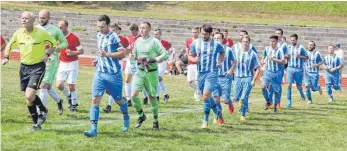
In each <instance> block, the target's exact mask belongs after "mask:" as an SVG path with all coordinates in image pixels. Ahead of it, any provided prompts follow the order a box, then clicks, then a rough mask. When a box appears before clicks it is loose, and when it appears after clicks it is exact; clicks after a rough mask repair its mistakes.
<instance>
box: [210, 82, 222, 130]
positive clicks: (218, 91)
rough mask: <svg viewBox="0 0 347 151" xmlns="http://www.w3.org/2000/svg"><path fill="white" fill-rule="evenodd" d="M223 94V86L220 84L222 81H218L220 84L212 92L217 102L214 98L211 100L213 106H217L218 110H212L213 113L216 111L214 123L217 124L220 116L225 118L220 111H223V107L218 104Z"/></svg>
mask: <svg viewBox="0 0 347 151" xmlns="http://www.w3.org/2000/svg"><path fill="white" fill-rule="evenodd" d="M221 95H222V88H221V85H220V83H219V81H218V86H217V88H216V90H214V91H213V92H212V97H211V98H214V100H215V101H216V102H214V100H213V99H211V100H210V103H211V106H216V110H212V111H213V113H214V118H213V124H217V122H218V120H219V118H222V119H223V116H222V114H219V113H221V111H222V110H221V109H222V108H219V106H218V104H220V98H221ZM212 108H213V107H212ZM221 124H222V123H221Z"/></svg>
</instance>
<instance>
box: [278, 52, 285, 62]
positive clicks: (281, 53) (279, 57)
mask: <svg viewBox="0 0 347 151" xmlns="http://www.w3.org/2000/svg"><path fill="white" fill-rule="evenodd" d="M278 59H279V60H284V53H283V50H280V51H279V52H278Z"/></svg>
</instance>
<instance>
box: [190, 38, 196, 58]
mask: <svg viewBox="0 0 347 151" xmlns="http://www.w3.org/2000/svg"><path fill="white" fill-rule="evenodd" d="M195 47H196V41H193V42H192V44H191V45H190V48H189V52H190V53H191V54H193V55H194V56H196V55H197V54H196V53H197V52H196V51H195V50H196V49H195Z"/></svg>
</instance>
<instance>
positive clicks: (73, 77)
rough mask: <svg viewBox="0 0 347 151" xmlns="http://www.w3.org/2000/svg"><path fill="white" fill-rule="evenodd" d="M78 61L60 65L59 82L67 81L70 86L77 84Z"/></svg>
mask: <svg viewBox="0 0 347 151" xmlns="http://www.w3.org/2000/svg"><path fill="white" fill-rule="evenodd" d="M78 66H79V65H78V61H72V62H62V61H60V63H59V68H58V73H57V81H65V82H66V83H68V84H76V82H77V76H78Z"/></svg>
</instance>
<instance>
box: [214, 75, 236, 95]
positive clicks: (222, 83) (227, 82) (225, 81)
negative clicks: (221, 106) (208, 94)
mask: <svg viewBox="0 0 347 151" xmlns="http://www.w3.org/2000/svg"><path fill="white" fill-rule="evenodd" d="M231 84H232V76H219V77H218V87H217V89H216V90H214V91H213V95H212V96H213V97H216V96H220V97H222V98H223V99H227V100H229V99H230V92H231Z"/></svg>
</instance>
